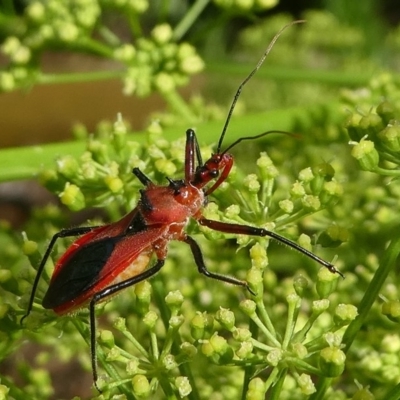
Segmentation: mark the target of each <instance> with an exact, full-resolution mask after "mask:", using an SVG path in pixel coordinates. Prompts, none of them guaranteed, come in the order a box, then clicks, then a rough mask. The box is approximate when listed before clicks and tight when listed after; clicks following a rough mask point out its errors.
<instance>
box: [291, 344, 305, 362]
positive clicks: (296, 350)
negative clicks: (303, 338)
mask: <svg viewBox="0 0 400 400" xmlns="http://www.w3.org/2000/svg"><path fill="white" fill-rule="evenodd" d="M292 352H293V354H294V356H295V357H297V358H300V359H301V360H302V359H303V358H306V357H307V356H308V350H307V347H306V346H304V344H302V343H294V344H293V345H292Z"/></svg>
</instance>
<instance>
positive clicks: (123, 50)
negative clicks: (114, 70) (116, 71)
mask: <svg viewBox="0 0 400 400" xmlns="http://www.w3.org/2000/svg"><path fill="white" fill-rule="evenodd" d="M135 56H136V49H135V47H134V46H132V45H131V44H128V43H125V44H122V45H121V46H119V47H117V48H116V49H115V50H114V53H113V57H114V59H116V60H118V61H122V62H130V61H133V60H134V58H135Z"/></svg>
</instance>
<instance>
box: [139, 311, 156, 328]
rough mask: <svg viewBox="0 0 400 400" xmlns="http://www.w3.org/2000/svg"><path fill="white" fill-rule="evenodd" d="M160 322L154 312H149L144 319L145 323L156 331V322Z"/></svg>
mask: <svg viewBox="0 0 400 400" xmlns="http://www.w3.org/2000/svg"><path fill="white" fill-rule="evenodd" d="M157 320H158V315H157V313H155V312H154V311H149V312H148V313H147V314H146V315H145V316H144V317H143V323H144V324H145V325H146V326H147V328H149V329H154V327H155V325H156V322H157Z"/></svg>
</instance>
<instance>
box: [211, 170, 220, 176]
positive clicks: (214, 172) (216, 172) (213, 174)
mask: <svg viewBox="0 0 400 400" xmlns="http://www.w3.org/2000/svg"><path fill="white" fill-rule="evenodd" d="M209 174H210V176H211V177H212V178H216V177H217V176H218V175H219V171H218V170H217V169H212V170H211V171H209Z"/></svg>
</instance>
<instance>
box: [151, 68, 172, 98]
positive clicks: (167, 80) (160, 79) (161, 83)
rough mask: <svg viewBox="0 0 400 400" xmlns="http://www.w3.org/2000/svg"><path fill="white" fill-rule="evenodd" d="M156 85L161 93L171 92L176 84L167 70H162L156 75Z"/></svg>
mask: <svg viewBox="0 0 400 400" xmlns="http://www.w3.org/2000/svg"><path fill="white" fill-rule="evenodd" d="M154 85H155V87H156V88H157V89H158V90H159V91H160V93H170V92H172V91H173V90H175V86H176V84H175V81H174V78H173V77H172V76H171V75H169V74H167V73H165V72H160V73H159V74H157V75H156V76H155V77H154Z"/></svg>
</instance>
